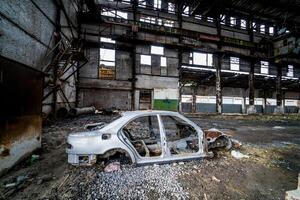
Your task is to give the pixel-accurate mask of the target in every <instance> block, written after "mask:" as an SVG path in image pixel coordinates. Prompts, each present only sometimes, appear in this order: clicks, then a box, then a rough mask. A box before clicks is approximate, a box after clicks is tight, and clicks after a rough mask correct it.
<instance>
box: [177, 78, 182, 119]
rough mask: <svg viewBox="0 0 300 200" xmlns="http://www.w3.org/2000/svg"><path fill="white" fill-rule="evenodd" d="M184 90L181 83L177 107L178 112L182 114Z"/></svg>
mask: <svg viewBox="0 0 300 200" xmlns="http://www.w3.org/2000/svg"><path fill="white" fill-rule="evenodd" d="M182 88H183V84H181V83H179V87H178V92H179V95H178V105H177V110H178V112H180V113H181V112H182Z"/></svg>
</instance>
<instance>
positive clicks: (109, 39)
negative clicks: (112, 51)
mask: <svg viewBox="0 0 300 200" xmlns="http://www.w3.org/2000/svg"><path fill="white" fill-rule="evenodd" d="M100 41H101V42H106V43H112V44H115V43H116V41H115V40H112V39H111V38H107V37H101V38H100Z"/></svg>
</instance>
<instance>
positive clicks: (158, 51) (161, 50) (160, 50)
mask: <svg viewBox="0 0 300 200" xmlns="http://www.w3.org/2000/svg"><path fill="white" fill-rule="evenodd" d="M151 54H156V55H164V48H163V47H160V46H153V45H152V46H151Z"/></svg>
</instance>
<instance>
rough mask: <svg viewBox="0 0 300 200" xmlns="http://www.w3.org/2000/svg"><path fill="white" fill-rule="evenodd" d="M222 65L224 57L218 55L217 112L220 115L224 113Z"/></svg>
mask: <svg viewBox="0 0 300 200" xmlns="http://www.w3.org/2000/svg"><path fill="white" fill-rule="evenodd" d="M221 64H222V56H221V55H220V54H218V56H217V65H216V111H217V113H219V114H221V113H222V86H221Z"/></svg>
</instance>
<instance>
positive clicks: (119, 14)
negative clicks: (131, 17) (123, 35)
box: [116, 11, 128, 19]
mask: <svg viewBox="0 0 300 200" xmlns="http://www.w3.org/2000/svg"><path fill="white" fill-rule="evenodd" d="M116 17H117V18H122V19H127V17H128V15H127V13H126V12H122V11H117V15H116Z"/></svg>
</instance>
